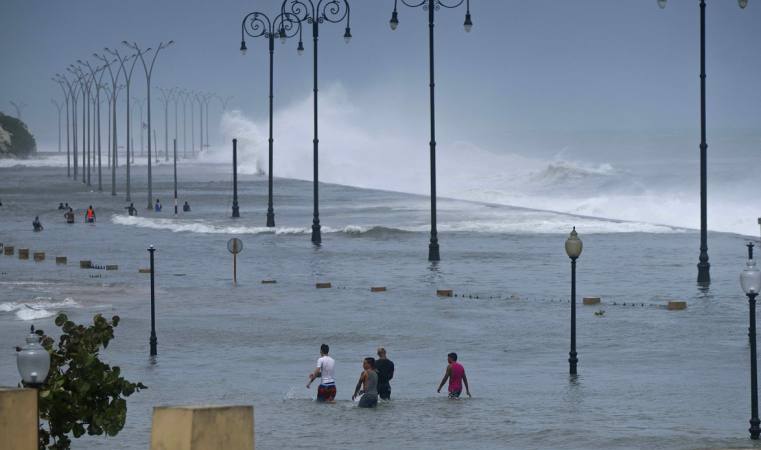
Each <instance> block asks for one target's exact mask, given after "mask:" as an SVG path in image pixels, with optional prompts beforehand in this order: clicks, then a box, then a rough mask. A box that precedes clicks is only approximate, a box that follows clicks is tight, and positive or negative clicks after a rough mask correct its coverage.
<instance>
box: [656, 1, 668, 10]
mask: <svg viewBox="0 0 761 450" xmlns="http://www.w3.org/2000/svg"><path fill="white" fill-rule="evenodd" d="M658 6H660V7H661V9H663V8H665V7H666V0H658Z"/></svg>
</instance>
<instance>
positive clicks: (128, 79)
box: [105, 48, 137, 202]
mask: <svg viewBox="0 0 761 450" xmlns="http://www.w3.org/2000/svg"><path fill="white" fill-rule="evenodd" d="M105 51H107V52H108V53H111V54H112V55H114V56H115V57H116V59H117V61H119V64H120V65H121V70H122V72H124V84H125V86H126V87H127V93H126V95H127V112H126V114H125V116H126V118H127V145H126V149H125V151H126V152H127V183H126V188H127V196H126V197H125V199H124V200H125V201H128V202H131V201H132V175H131V174H130V166H131V165H132V164H131V161H132V160H134V157H135V155H134V154H133V145H132V144H133V142H132V126H131V119H132V110H131V109H130V104H129V102H130V99H131V98H132V97H131V96H130V92H129V90H130V89H129V88H130V84H132V73H133V72H134V70H135V64H137V55H125V56H124V57H122V56H121V55H120V54H119V50H118V49H114V50H111V49H108V48H106V49H105ZM130 59H132V64H129V60H130ZM124 63H127V65H125V64H124ZM127 66H129V70H127Z"/></svg>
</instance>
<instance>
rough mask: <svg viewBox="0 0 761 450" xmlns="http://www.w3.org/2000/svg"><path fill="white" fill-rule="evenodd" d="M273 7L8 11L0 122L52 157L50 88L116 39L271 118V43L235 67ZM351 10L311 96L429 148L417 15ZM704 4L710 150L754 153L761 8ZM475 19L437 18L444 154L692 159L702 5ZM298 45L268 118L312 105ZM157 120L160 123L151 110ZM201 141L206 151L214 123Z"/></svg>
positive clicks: (386, 0)
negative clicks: (6, 116)
mask: <svg viewBox="0 0 761 450" xmlns="http://www.w3.org/2000/svg"><path fill="white" fill-rule="evenodd" d="M280 3H281V2H280V1H279V0H262V1H257V2H253V1H238V0H226V1H201V0H183V1H170V0H166V1H148V0H132V1H126V2H115V1H102V0H99V1H95V0H86V1H85V0H71V1H66V2H62V1H58V2H52V1H42V0H5V1H4V2H3V5H2V10H1V12H0V42H2V44H1V46H0V61H1V62H2V70H1V71H0V111H4V112H10V113H12V109H11V107H10V105H9V103H8V101H9V100H16V101H23V102H25V103H27V104H28V106H27V108H26V109H25V110H24V118H25V120H26V121H27V122H28V123H29V125H30V127H31V128H32V131H33V132H34V133H35V134H36V136H37V137H38V141H40V143H41V144H43V146H46V147H48V148H49V146H52V145H53V144H54V142H55V140H56V136H57V129H56V113H55V109H54V107H53V106H52V104H51V102H50V99H51V98H56V99H58V98H60V92H59V89H58V87H57V86H56V85H55V84H53V83H52V82H51V81H50V77H51V75H52V74H54V73H55V72H58V71H61V70H62V69H63V68H64V67H65V66H66V65H67V64H69V63H71V62H73V61H75V60H76V59H79V58H86V57H88V55H91V54H92V53H93V51H99V50H101V49H102V47H104V46H118V45H119V43H120V42H121V41H122V40H124V39H126V40H135V41H138V42H139V43H141V44H143V45H145V46H155V45H156V43H157V42H158V41H160V40H168V39H174V40H175V41H176V45H175V46H174V47H172V48H170V49H168V50H167V51H166V53H164V54H162V56H161V57H160V60H159V62H158V63H157V68H156V70H155V76H154V79H155V83H154V85H155V86H181V87H186V88H190V89H196V90H206V91H213V92H216V93H218V94H220V95H223V96H228V95H232V96H235V99H234V100H233V102H232V106H233V107H235V108H238V109H241V110H242V111H243V112H244V113H245V114H246V115H248V116H250V117H252V118H255V119H260V118H263V117H266V96H267V93H266V88H267V78H266V76H267V65H266V64H267V47H266V42H265V41H264V40H262V39H259V40H258V42H257V41H255V40H249V41H248V47H249V52H248V54H247V55H246V56H241V54H240V52H239V51H238V47H239V45H240V21H241V19H242V17H243V15H244V14H245V13H247V12H250V11H253V10H260V11H263V12H267V13H271V12H274V11H276V10H278V9H279V5H280ZM350 3H351V5H352V33H353V36H354V39H353V41H352V42H351V44H349V45H346V44H345V43H344V42H343V39H342V35H343V27H342V26H340V25H325V26H323V27H322V29H321V40H320V80H321V85H322V86H323V87H325V88H327V87H328V86H329V85H332V84H334V83H340V84H341V85H342V86H343V88H344V89H345V91H346V93H347V95H348V96H349V98H350V99H351V100H352V102H354V103H356V104H357V105H360V106H361V109H362V110H363V111H374V113H369V114H368V117H367V126H368V127H373V128H375V129H376V130H377V129H381V130H382V129H387V130H388V133H395V132H397V131H402V130H404V131H405V132H407V133H411V134H413V135H415V136H419V137H420V138H421V139H423V140H424V142H427V136H426V133H427V126H428V125H427V123H428V122H427V121H428V114H427V101H428V97H427V95H428V94H427V83H428V81H427V59H426V58H427V36H426V32H427V27H426V20H427V17H426V13H424V12H423V11H422V10H421V9H411V8H407V7H401V9H400V11H399V19H400V22H401V24H400V26H399V29H398V30H397V31H395V32H391V31H390V29H389V27H388V20H389V18H390V13H391V9H392V5H393V1H392V0H353V1H350ZM708 3H709V5H708V52H707V55H708V74H709V78H708V80H709V91H708V92H709V97H708V100H709V103H708V104H709V116H708V118H709V126H710V132H711V133H712V134H711V135H709V140H710V139H712V138H713V140H712V141H711V142H716V141H718V142H721V141H722V140H726V141H727V142H729V141H731V142H732V143H733V145H734V146H735V147H738V148H741V149H744V150H742V151H751V149H752V151H758V150H757V148H758V146H759V142H761V52H760V51H759V48H760V46H761V26H760V24H761V1H756V0H750V5H749V6H748V8H746V9H745V10H741V9H740V8H738V7H737V3H736V2H735V1H734V0H713V1H709V2H708ZM471 9H472V14H473V21H474V23H475V26H474V28H473V32H472V33H470V34H466V33H465V32H464V31H463V29H462V22H463V16H464V12H465V11H464V8H460V9H457V10H441V11H440V12H439V14H438V16H437V17H438V24H437V25H438V26H437V29H436V33H437V78H438V80H437V86H438V96H437V106H438V123H439V128H440V140H460V139H461V140H464V141H468V142H474V143H476V144H478V145H480V146H482V147H484V148H487V149H490V150H492V151H501V150H503V149H508V150H510V151H517V152H519V153H521V152H522V153H546V154H551V153H554V152H557V151H559V150H560V149H563V148H566V147H571V148H575V149H577V150H578V154H577V155H576V156H578V157H582V158H583V157H587V158H592V159H594V157H595V155H598V154H599V153H600V152H604V151H609V149H610V146H611V145H619V146H620V149H621V152H619V153H620V154H626V153H628V152H637V151H643V152H648V151H649V152H651V153H652V154H654V155H656V154H659V153H658V152H660V151H662V148H659V145H650V144H649V143H652V141H653V139H655V140H656V141H657V140H659V139H660V141H659V142H661V143H664V142H670V143H672V144H673V145H674V146H675V148H676V147H678V148H684V149H685V150H684V151H686V152H690V154H694V152H695V151H696V149H697V142H698V135H697V130H698V124H699V122H698V119H699V116H698V107H699V103H698V93H699V91H698V83H699V79H698V61H699V59H698V58H699V52H698V49H699V47H698V44H699V27H698V26H699V21H698V19H699V8H698V1H697V0H671V1H670V2H669V5H668V7H667V8H666V9H665V10H661V9H659V8H658V6H657V4H656V1H655V0H574V1H567V0H531V1H509V0H472V1H471ZM306 34H307V35H309V33H306ZM295 44H296V43H295V42H289V43H288V44H287V45H285V46H282V45H280V44H279V43H278V45H277V47H276V55H275V58H276V67H275V73H276V94H275V95H276V100H277V106H278V107H287V106H288V105H289V104H293V103H295V102H300V101H303V100H304V99H306V98H308V96H309V95H310V94H311V42H310V40H309V39H308V38H307V39H305V46H306V47H307V52H306V53H305V55H304V56H301V57H299V56H297V54H296V51H295ZM134 83H135V84H134V86H135V89H134V90H135V93H134V95H136V96H143V95H144V94H143V85H144V80H143V78H142V76H141V75H140V74H138V75H137V76H136V81H135V82H134ZM154 108H156V110H155V111H156V114H157V116H158V117H162V115H161V112H160V111H161V109H160V106H159V105H158V103H154ZM214 111H215V112H213V114H218V111H219V105H218V104H217V105H214ZM214 117H215V116H213V118H214ZM304 125H305V126H306V127H309V126H310V124H308V123H307V124H304ZM212 128H213V131H212V139H214V137H215V136H217V134H216V133H217V130H216V128H217V127H216V126H214V122H212ZM738 136H740V138H738ZM640 156H641V155H640Z"/></svg>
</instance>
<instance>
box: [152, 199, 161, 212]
mask: <svg viewBox="0 0 761 450" xmlns="http://www.w3.org/2000/svg"><path fill="white" fill-rule="evenodd" d="M153 210H154V211H156V212H161V202H160V201H159V199H156V206H154V208H153Z"/></svg>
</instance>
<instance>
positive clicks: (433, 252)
mask: <svg viewBox="0 0 761 450" xmlns="http://www.w3.org/2000/svg"><path fill="white" fill-rule="evenodd" d="M398 1H399V0H394V11H393V12H392V13H391V20H390V21H389V25H390V26H391V29H392V30H396V28H397V27H398V26H399V14H398V12H397V4H398ZM401 2H402V3H403V4H404V5H406V6H409V7H412V8H417V7H421V6H422V7H423V10H427V11H428V71H429V76H430V83H429V84H428V86H429V88H430V104H431V105H430V108H431V141H430V143H429V146H430V158H431V240H430V242H429V244H428V261H439V260H440V259H441V256H440V254H439V236H438V235H439V232H438V230H437V228H436V102H435V90H436V89H435V87H436V83H435V77H434V75H435V74H434V34H433V30H434V26H435V23H434V16H435V14H434V12H435V11H436V10H438V9H440V8H442V7H443V8H448V9H453V8H457V7H459V6H460V5H462V4H463V3H465V4H466V5H465V6H466V8H465V23H464V24H463V26H464V27H465V32H468V33H469V32H470V30H471V29H472V28H473V22H472V21H471V18H470V0H452V1H451V2H449V1H448V0H447V1H444V0H416V1H415V2H412V0H401Z"/></svg>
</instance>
